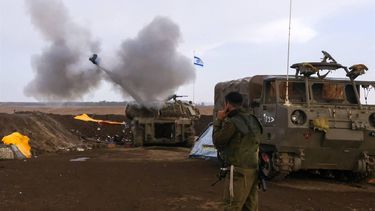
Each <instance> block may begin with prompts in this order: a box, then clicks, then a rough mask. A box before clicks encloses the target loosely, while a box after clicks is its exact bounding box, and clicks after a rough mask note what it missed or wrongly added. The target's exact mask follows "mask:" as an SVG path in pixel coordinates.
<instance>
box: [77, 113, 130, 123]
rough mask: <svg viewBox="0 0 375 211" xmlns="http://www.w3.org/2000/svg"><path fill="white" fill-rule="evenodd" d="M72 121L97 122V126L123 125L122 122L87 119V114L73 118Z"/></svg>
mask: <svg viewBox="0 0 375 211" xmlns="http://www.w3.org/2000/svg"><path fill="white" fill-rule="evenodd" d="M74 119H78V120H82V121H85V122H97V123H98V124H110V125H123V124H124V122H114V121H108V120H101V119H93V118H91V117H89V116H88V115H87V114H82V115H78V116H75V117H74Z"/></svg>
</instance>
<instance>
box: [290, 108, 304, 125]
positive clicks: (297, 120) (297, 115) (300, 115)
mask: <svg viewBox="0 0 375 211" xmlns="http://www.w3.org/2000/svg"><path fill="white" fill-rule="evenodd" d="M290 120H291V121H292V123H293V124H295V125H303V124H305V123H306V114H305V112H303V111H301V110H295V111H293V113H292V115H291V116H290Z"/></svg>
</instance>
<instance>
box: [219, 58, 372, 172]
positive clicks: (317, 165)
mask: <svg viewBox="0 0 375 211" xmlns="http://www.w3.org/2000/svg"><path fill="white" fill-rule="evenodd" d="M323 54H324V58H323V59H322V61H320V62H302V63H297V64H293V65H292V66H291V67H292V68H295V69H296V74H295V76H286V75H255V76H252V77H247V78H242V79H238V80H232V81H227V82H221V83H218V84H216V86H215V106H214V118H215V116H216V114H217V112H218V110H220V109H221V108H222V106H223V105H224V96H225V95H226V94H227V93H229V92H231V91H238V92H239V93H240V94H241V95H242V96H243V99H244V103H243V106H244V107H245V108H247V109H248V110H249V111H251V112H252V113H253V114H254V115H256V116H257V117H258V119H259V120H260V121H261V123H262V124H263V126H264V139H263V140H262V141H261V145H260V147H261V150H260V151H262V152H263V153H262V155H261V156H262V157H267V158H268V159H265V160H269V163H268V164H267V165H266V166H268V170H269V171H270V175H272V177H274V178H278V179H280V178H283V177H285V176H286V175H288V174H289V173H291V172H293V171H298V170H314V171H316V170H317V171H318V172H321V173H329V174H331V173H332V174H340V175H342V174H347V175H351V176H353V175H355V177H356V178H361V177H362V176H366V175H368V174H371V173H374V172H375V105H368V104H367V95H368V92H369V91H370V90H371V89H373V88H375V81H357V80H356V78H357V77H358V76H360V75H362V74H364V73H365V71H366V70H367V69H368V68H367V67H366V66H365V65H363V64H357V65H353V66H352V67H350V68H349V69H348V68H347V67H346V66H343V65H341V64H339V63H337V62H336V60H334V59H333V58H332V56H331V55H329V54H328V53H327V52H325V51H323ZM338 69H343V70H344V71H345V73H346V76H347V77H348V78H346V79H345V78H329V77H326V76H327V75H328V74H329V72H331V71H332V70H338ZM349 70H350V71H349ZM322 71H328V72H327V73H325V74H321V72H322ZM314 74H317V77H316V76H314ZM361 88H362V89H363V92H362V93H364V95H365V96H364V98H361V95H360V94H361V92H360V89H361ZM361 99H364V100H365V103H361Z"/></svg>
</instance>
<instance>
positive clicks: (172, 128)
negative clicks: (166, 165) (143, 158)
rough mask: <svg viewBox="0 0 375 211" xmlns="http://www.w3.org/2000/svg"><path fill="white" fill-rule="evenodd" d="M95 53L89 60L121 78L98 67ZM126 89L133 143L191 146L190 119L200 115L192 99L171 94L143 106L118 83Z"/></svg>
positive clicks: (141, 102) (197, 117)
mask: <svg viewBox="0 0 375 211" xmlns="http://www.w3.org/2000/svg"><path fill="white" fill-rule="evenodd" d="M97 59H98V55H97V54H93V55H92V56H91V57H90V58H89V60H90V61H91V62H92V63H93V64H94V65H96V66H97V67H98V68H99V69H101V70H102V71H104V72H105V73H106V74H107V75H108V76H109V77H111V79H112V80H113V81H115V82H116V81H118V80H121V79H119V78H118V77H116V76H115V75H114V74H113V73H112V72H111V71H108V70H107V69H105V68H103V67H101V66H100V65H99V62H98V61H97ZM118 84H119V85H121V86H122V88H123V89H124V90H125V91H126V92H127V93H129V94H130V95H131V96H132V97H133V98H134V100H136V101H137V103H136V104H127V105H126V108H125V116H126V117H127V118H128V119H129V120H131V130H132V133H133V138H134V139H133V140H134V145H135V146H143V145H149V144H182V145H185V146H189V147H190V146H192V144H193V143H194V140H195V131H194V121H195V120H198V119H199V117H200V113H199V110H198V109H197V108H196V107H195V106H194V105H193V103H192V102H183V101H181V100H178V98H181V97H186V96H178V95H175V94H174V95H171V96H169V97H168V98H167V99H166V100H165V102H164V103H163V104H162V105H155V106H153V107H152V106H147V107H146V106H143V104H144V102H143V101H142V99H141V98H140V97H139V96H138V95H137V93H136V92H135V91H134V90H133V89H131V87H128V86H127V85H126V83H118Z"/></svg>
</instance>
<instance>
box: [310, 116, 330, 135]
mask: <svg viewBox="0 0 375 211" xmlns="http://www.w3.org/2000/svg"><path fill="white" fill-rule="evenodd" d="M313 125H314V129H318V130H320V131H324V132H327V131H328V129H329V122H328V119H327V118H324V117H318V118H316V119H314V120H313Z"/></svg>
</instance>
